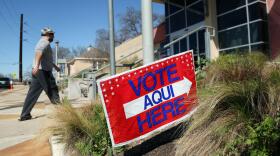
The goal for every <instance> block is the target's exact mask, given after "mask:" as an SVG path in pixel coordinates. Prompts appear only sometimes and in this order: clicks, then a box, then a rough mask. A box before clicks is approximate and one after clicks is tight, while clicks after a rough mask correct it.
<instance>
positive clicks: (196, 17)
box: [186, 1, 204, 26]
mask: <svg viewBox="0 0 280 156" xmlns="http://www.w3.org/2000/svg"><path fill="white" fill-rule="evenodd" d="M203 7H204V6H203V1H200V2H198V3H196V4H194V5H192V6H191V7H189V8H187V9H186V14H187V22H188V23H187V26H191V25H194V24H196V23H199V22H201V21H203V20H204V8H203Z"/></svg>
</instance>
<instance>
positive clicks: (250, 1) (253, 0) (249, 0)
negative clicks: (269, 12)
mask: <svg viewBox="0 0 280 156" xmlns="http://www.w3.org/2000/svg"><path fill="white" fill-rule="evenodd" d="M255 1H257V0H248V3H252V2H255ZM261 1H263V2H265V1H266V0H261Z"/></svg>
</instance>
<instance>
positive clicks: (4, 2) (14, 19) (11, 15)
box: [3, 0, 18, 24]
mask: <svg viewBox="0 0 280 156" xmlns="http://www.w3.org/2000/svg"><path fill="white" fill-rule="evenodd" d="M3 4H4V7H5V8H6V10H7V12H8V14H9V15H10V17H11V18H10V19H12V18H13V20H12V21H13V22H14V23H15V24H18V23H17V22H16V21H17V19H16V17H15V16H14V15H13V14H12V13H11V11H10V10H11V9H10V7H9V6H8V5H7V3H6V1H5V0H3Z"/></svg>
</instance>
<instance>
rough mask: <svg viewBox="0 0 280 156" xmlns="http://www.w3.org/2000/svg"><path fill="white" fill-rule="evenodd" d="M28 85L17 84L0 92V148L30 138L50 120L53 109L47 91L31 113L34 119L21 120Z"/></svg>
mask: <svg viewBox="0 0 280 156" xmlns="http://www.w3.org/2000/svg"><path fill="white" fill-rule="evenodd" d="M27 91H28V86H15V88H14V89H13V90H1V92H0V129H1V130H0V131H1V133H0V150H1V149H4V148H7V147H10V146H12V145H15V144H18V143H21V142H23V141H26V140H29V139H32V138H34V137H35V136H37V135H38V134H40V133H42V131H43V130H44V128H45V127H46V126H47V123H48V121H49V120H50V119H49V118H48V117H47V115H48V114H49V111H50V109H51V107H52V106H51V105H50V102H49V100H48V98H47V96H46V94H45V93H42V94H41V96H40V98H39V100H38V102H37V103H36V105H35V107H34V109H33V110H32V112H31V114H32V116H33V118H34V119H32V120H28V121H24V122H19V121H18V120H17V119H18V117H19V115H20V113H21V109H22V105H23V101H24V99H25V96H26V93H27Z"/></svg>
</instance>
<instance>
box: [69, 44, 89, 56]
mask: <svg viewBox="0 0 280 156" xmlns="http://www.w3.org/2000/svg"><path fill="white" fill-rule="evenodd" d="M86 50H87V49H86V48H85V47H81V46H80V47H76V48H72V49H71V54H72V56H73V57H79V56H81V55H82V54H83V53H85V52H86Z"/></svg>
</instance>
